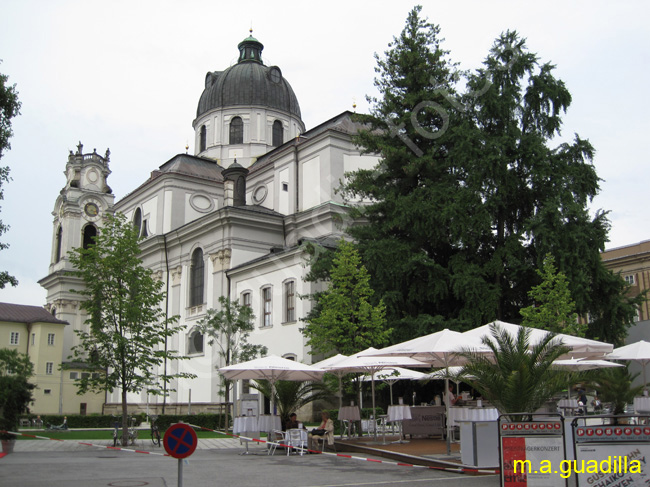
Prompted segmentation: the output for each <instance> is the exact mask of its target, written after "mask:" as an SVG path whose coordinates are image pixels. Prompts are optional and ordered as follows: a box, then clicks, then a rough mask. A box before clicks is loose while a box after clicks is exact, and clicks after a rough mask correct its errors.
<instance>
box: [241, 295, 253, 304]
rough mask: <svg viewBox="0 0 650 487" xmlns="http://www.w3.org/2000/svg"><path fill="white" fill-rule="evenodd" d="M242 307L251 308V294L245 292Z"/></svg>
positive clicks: (242, 297)
mask: <svg viewBox="0 0 650 487" xmlns="http://www.w3.org/2000/svg"><path fill="white" fill-rule="evenodd" d="M241 305H242V306H248V307H249V308H250V307H251V293H249V292H245V293H242V295H241Z"/></svg>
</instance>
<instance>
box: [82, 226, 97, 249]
mask: <svg viewBox="0 0 650 487" xmlns="http://www.w3.org/2000/svg"><path fill="white" fill-rule="evenodd" d="M96 236H97V227H95V225H86V227H85V228H84V239H83V240H84V242H83V248H84V249H87V248H88V247H90V246H91V245H94V244H95V237H96Z"/></svg>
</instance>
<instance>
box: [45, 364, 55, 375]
mask: <svg viewBox="0 0 650 487" xmlns="http://www.w3.org/2000/svg"><path fill="white" fill-rule="evenodd" d="M53 371H54V362H47V363H46V364H45V373H46V374H47V375H52V372H53Z"/></svg>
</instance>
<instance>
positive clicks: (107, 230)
mask: <svg viewBox="0 0 650 487" xmlns="http://www.w3.org/2000/svg"><path fill="white" fill-rule="evenodd" d="M103 223H104V224H103V226H102V227H101V229H100V231H99V232H98V234H97V236H96V237H95V241H94V244H93V245H89V246H88V248H85V249H84V248H76V249H74V250H73V251H72V252H70V254H69V258H70V262H71V263H72V264H73V265H74V266H75V268H76V271H74V272H73V274H74V275H75V276H77V277H80V278H81V279H82V280H83V283H84V288H83V289H82V290H73V291H74V292H76V293H78V294H79V295H81V296H82V298H83V300H82V303H81V309H82V310H84V311H85V313H86V316H87V317H88V318H87V319H86V325H88V326H87V327H86V328H84V329H82V330H75V332H76V333H77V336H78V337H79V344H78V345H76V346H75V347H73V356H72V357H71V358H74V359H76V360H78V361H82V362H85V363H86V365H87V367H88V368H89V369H90V370H93V371H95V372H97V371H101V373H96V374H89V375H88V376H85V375H84V376H83V377H82V378H81V379H78V380H77V381H76V383H77V386H78V389H79V391H78V392H79V393H80V394H83V393H85V392H87V391H96V392H99V391H108V392H112V391H113V390H115V389H119V390H120V392H121V399H122V427H123V441H124V442H126V441H127V439H128V424H127V418H128V409H127V407H128V403H127V394H128V393H130V392H132V393H138V392H140V391H142V390H146V391H147V392H148V393H151V394H163V393H165V392H166V391H167V387H166V384H167V383H169V382H170V381H171V380H172V379H175V378H179V377H186V378H189V377H193V376H192V375H191V374H184V373H179V374H169V375H165V374H164V373H163V374H159V373H158V370H159V369H160V368H161V367H162V365H163V363H164V361H166V360H177V359H180V357H179V355H178V354H177V353H176V352H175V351H173V350H168V349H167V347H166V340H167V338H169V337H171V336H172V335H174V334H175V333H177V332H178V331H179V330H181V329H182V328H183V327H181V326H175V323H176V321H177V317H176V316H174V317H167V316H166V315H165V312H164V310H163V309H162V308H161V307H160V304H161V302H162V300H163V299H164V297H165V293H164V292H163V290H162V288H163V282H162V281H159V280H157V279H155V278H154V277H153V273H152V271H151V269H146V268H145V267H144V266H143V265H142V261H141V260H140V257H139V255H140V247H139V245H138V240H139V237H138V231H137V229H136V228H135V227H134V226H133V225H132V224H131V223H130V222H128V221H127V220H126V218H125V217H124V216H123V215H120V214H117V215H115V216H108V217H107V218H106V219H105V220H104V222H103Z"/></svg>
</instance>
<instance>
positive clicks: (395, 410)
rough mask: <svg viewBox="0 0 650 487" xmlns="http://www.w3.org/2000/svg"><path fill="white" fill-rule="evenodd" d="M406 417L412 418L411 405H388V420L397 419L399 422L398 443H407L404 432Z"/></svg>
mask: <svg viewBox="0 0 650 487" xmlns="http://www.w3.org/2000/svg"><path fill="white" fill-rule="evenodd" d="M405 419H412V416H411V406H407V405H401V404H400V405H397V406H388V421H397V422H399V441H398V442H397V443H406V441H405V440H404V438H403V436H404V435H403V434H402V431H403V429H402V421H404V420H405Z"/></svg>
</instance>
